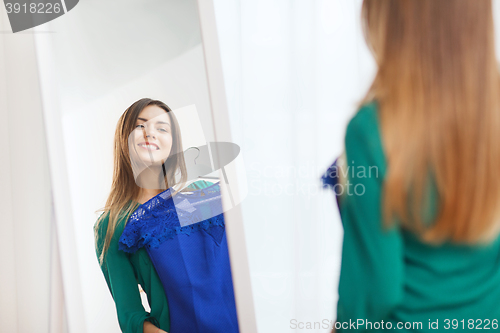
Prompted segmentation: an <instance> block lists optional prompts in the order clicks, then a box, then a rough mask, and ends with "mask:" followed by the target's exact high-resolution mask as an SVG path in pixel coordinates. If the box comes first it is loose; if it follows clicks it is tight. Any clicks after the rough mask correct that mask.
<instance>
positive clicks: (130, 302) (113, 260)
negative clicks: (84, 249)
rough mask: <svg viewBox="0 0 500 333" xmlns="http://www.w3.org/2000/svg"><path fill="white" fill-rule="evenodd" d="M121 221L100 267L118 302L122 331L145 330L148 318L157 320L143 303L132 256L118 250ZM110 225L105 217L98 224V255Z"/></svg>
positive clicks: (132, 332) (138, 331) (119, 321)
mask: <svg viewBox="0 0 500 333" xmlns="http://www.w3.org/2000/svg"><path fill="white" fill-rule="evenodd" d="M121 222H123V221H120V223H119V224H118V226H117V227H116V230H115V233H114V235H113V238H112V239H111V243H110V247H109V249H108V251H107V253H106V255H105V258H104V262H103V264H102V265H101V270H102V272H103V274H104V277H105V279H106V283H107V285H108V288H109V291H110V292H111V295H112V297H113V300H114V301H115V305H116V312H117V316H118V323H119V325H120V328H121V330H122V332H125V333H143V326H144V320H146V319H147V320H149V321H151V322H152V323H153V324H156V323H157V320H156V318H154V317H151V316H150V314H149V313H148V312H146V310H145V309H144V307H143V306H142V300H141V296H140V291H139V288H138V279H137V275H136V271H135V269H134V267H133V265H132V263H131V261H130V259H129V255H128V254H127V253H125V252H123V251H119V250H118V240H119V238H120V236H121V234H122V232H123V228H124V224H123V223H121ZM107 226H108V217H107V216H106V217H104V220H103V222H102V223H101V224H100V225H99V230H98V231H99V236H100V237H99V241H98V242H97V244H96V254H97V256H98V257H99V254H100V251H101V249H102V247H103V244H104V236H105V233H106V230H107ZM94 228H95V226H94Z"/></svg>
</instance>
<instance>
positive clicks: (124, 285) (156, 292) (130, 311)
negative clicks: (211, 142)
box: [94, 180, 212, 333]
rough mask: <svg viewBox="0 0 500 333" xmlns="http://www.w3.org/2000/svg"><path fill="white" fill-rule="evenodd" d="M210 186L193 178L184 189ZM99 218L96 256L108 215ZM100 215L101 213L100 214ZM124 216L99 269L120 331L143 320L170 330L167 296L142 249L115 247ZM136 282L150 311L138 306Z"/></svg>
mask: <svg viewBox="0 0 500 333" xmlns="http://www.w3.org/2000/svg"><path fill="white" fill-rule="evenodd" d="M210 185H212V183H210V182H206V181H202V180H201V181H197V182H194V183H192V184H191V185H189V186H188V187H187V188H188V189H191V190H194V189H199V188H204V187H207V186H210ZM129 204H130V205H135V206H136V207H135V208H137V207H139V205H140V204H139V203H137V202H133V201H130V202H129ZM103 214H106V215H104V217H103V219H104V220H103V221H102V223H101V224H100V225H99V228H98V230H96V225H97V223H96V224H95V225H94V232H95V231H98V233H99V239H98V242H97V243H96V255H97V258H99V255H100V253H101V251H102V248H103V246H104V239H105V235H106V230H107V228H108V222H109V216H108V215H109V214H108V213H103ZM101 216H102V215H101ZM127 220H128V216H122V217H121V218H120V219H119V221H118V223H117V226H116V229H115V232H114V234H113V237H112V239H111V243H110V246H109V249H108V251H107V253H106V256H105V257H104V262H103V264H102V265H101V270H102V272H103V274H104V278H105V279H106V283H107V285H108V288H109V291H110V292H111V295H112V297H113V300H114V301H115V305H116V312H117V316H118V323H119V325H120V328H121V330H122V332H125V333H143V327H144V320H148V321H150V322H151V323H153V324H154V325H155V326H156V327H159V328H161V329H162V330H164V331H167V332H169V331H170V317H169V309H168V302H167V297H166V294H165V290H164V288H163V285H162V284H161V281H160V278H159V277H158V274H157V273H156V270H155V268H154V266H153V264H152V262H151V259H150V258H149V255H148V253H147V252H146V249H145V248H141V249H139V250H138V251H136V252H135V253H133V254H130V253H126V252H123V251H119V250H118V241H119V239H120V236H121V234H122V233H123V229H124V228H125V224H126V222H127ZM138 284H140V285H141V287H142V289H143V290H144V292H145V293H146V295H147V299H148V303H149V306H150V308H151V312H147V311H146V310H145V309H144V307H143V306H142V300H141V296H140V291H139V287H138Z"/></svg>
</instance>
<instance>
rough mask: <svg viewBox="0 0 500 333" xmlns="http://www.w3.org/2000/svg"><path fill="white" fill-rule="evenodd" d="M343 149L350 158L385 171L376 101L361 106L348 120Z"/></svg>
mask: <svg viewBox="0 0 500 333" xmlns="http://www.w3.org/2000/svg"><path fill="white" fill-rule="evenodd" d="M345 148H346V154H347V155H351V156H347V157H348V158H349V160H351V157H357V158H358V159H359V158H361V157H362V158H363V160H366V161H367V162H369V163H370V164H371V165H377V166H379V167H380V168H381V171H382V173H383V172H384V170H385V153H384V148H383V143H382V135H381V129H380V122H379V107H378V103H377V101H376V100H374V101H371V102H368V103H365V104H363V105H361V106H360V107H359V108H358V110H357V112H356V113H355V114H354V116H353V117H352V118H351V119H350V121H349V123H348V125H347V129H346V133H345Z"/></svg>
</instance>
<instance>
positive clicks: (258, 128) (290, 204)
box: [215, 0, 375, 333]
mask: <svg viewBox="0 0 500 333" xmlns="http://www.w3.org/2000/svg"><path fill="white" fill-rule="evenodd" d="M215 7H216V8H215V9H216V18H217V26H218V31H219V37H220V45H221V54H222V63H223V70H224V77H225V83H226V90H227V95H228V100H229V112H230V118H231V119H230V120H231V127H232V132H233V135H234V138H235V139H234V140H235V142H236V143H237V144H239V145H240V146H241V148H242V151H243V157H244V159H245V166H246V172H247V178H248V188H249V195H248V197H247V198H246V199H245V200H244V201H243V203H242V210H243V218H244V224H245V232H246V238H247V244H248V253H249V260H250V271H251V278H252V288H253V293H254V299H255V307H256V316H257V325H258V329H259V332H260V333H267V332H269V333H271V332H273V333H274V332H289V331H290V330H292V331H293V329H296V330H298V331H301V330H300V328H306V327H307V325H308V324H309V325H310V327H312V328H313V329H311V330H307V331H308V332H326V331H328V330H327V329H326V328H325V327H326V326H325V324H328V323H329V324H330V325H331V321H332V320H335V318H336V301H337V299H338V292H337V287H338V277H339V268H340V255H341V248H342V247H341V246H342V227H341V224H340V220H339V214H338V210H337V207H336V203H335V199H334V196H333V193H330V191H327V190H323V189H322V188H321V183H320V181H319V179H320V176H321V174H322V173H323V172H324V171H325V170H326V168H327V167H328V166H329V165H330V164H331V163H332V162H333V160H334V158H335V157H336V156H338V155H339V154H340V153H341V150H342V149H343V148H342V147H343V136H344V133H345V132H344V131H345V126H346V124H347V121H348V120H349V118H350V117H351V116H352V115H353V113H354V112H355V111H356V109H355V103H356V102H357V101H358V99H359V98H361V97H362V95H363V93H364V92H365V91H366V89H367V88H368V86H369V83H370V82H371V80H372V78H373V75H374V71H375V64H374V62H373V59H372V58H371V55H370V53H369V51H368V49H367V48H366V46H365V44H364V40H363V37H362V33H361V25H360V19H359V16H360V11H361V0H354V1H353V0H322V1H321V0H318V1H311V0H297V1H292V0H277V1H268V0H239V1H233V0H216V1H215ZM314 328H316V329H314Z"/></svg>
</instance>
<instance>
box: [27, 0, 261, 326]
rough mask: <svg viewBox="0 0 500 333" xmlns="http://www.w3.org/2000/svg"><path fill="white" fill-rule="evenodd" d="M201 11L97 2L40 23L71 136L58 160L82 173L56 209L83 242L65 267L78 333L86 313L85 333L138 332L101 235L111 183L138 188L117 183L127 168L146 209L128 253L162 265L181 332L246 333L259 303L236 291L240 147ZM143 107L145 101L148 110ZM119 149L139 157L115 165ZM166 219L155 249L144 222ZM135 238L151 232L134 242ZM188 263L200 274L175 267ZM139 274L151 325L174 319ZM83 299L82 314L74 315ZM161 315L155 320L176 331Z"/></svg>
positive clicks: (130, 226)
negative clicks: (223, 135)
mask: <svg viewBox="0 0 500 333" xmlns="http://www.w3.org/2000/svg"><path fill="white" fill-rule="evenodd" d="M204 6H205V8H206V6H207V4H204ZM211 15H213V13H212V14H211ZM199 17H200V16H199V9H198V4H197V2H196V1H195V0H169V1H164V0H148V1H140V2H138V1H131V0H124V1H121V2H120V6H117V3H116V2H114V1H110V0H108V1H96V0H88V1H82V2H80V3H79V4H78V6H77V7H76V8H74V9H73V10H71V12H68V13H67V14H66V15H64V16H61V17H59V18H58V19H56V20H53V21H51V22H49V23H47V24H45V25H43V26H41V27H40V28H39V29H38V30H39V31H42V30H44V31H45V32H47V33H46V34H44V35H43V36H39V37H37V39H38V46H39V48H40V56H39V59H40V60H39V61H40V66H41V81H42V88H43V90H44V94H45V96H52V97H51V98H52V99H51V103H52V104H51V106H53V108H47V105H48V104H50V103H47V98H46V101H45V106H46V110H45V111H44V112H45V113H46V117H47V119H48V120H47V121H48V122H50V121H51V120H53V121H55V122H58V123H60V124H61V128H62V131H61V133H48V137H52V139H49V140H48V141H49V144H51V142H52V144H55V142H56V141H57V144H58V145H59V146H60V147H63V152H62V153H61V154H59V155H57V156H52V158H51V163H52V164H53V165H54V164H58V165H60V166H62V168H64V169H65V170H66V173H67V179H68V184H67V190H68V191H67V192H68V193H67V196H63V197H59V199H58V200H59V202H56V205H59V206H62V207H64V210H65V211H66V212H67V214H66V216H68V219H69V220H70V221H68V222H67V223H71V227H70V228H68V230H70V231H71V232H70V233H67V234H68V235H70V234H71V235H70V236H71V237H74V244H69V245H68V247H69V246H73V247H74V250H75V257H76V260H75V262H76V263H75V264H73V265H74V267H72V269H71V270H70V269H67V267H68V263H69V262H70V259H64V258H63V260H62V263H61V265H62V271H63V278H64V279H65V280H66V281H68V279H69V276H70V275H71V274H75V276H74V278H75V279H71V280H72V282H66V283H65V288H66V290H65V293H66V301H70V302H74V303H75V304H73V306H72V307H71V309H73V310H72V312H71V313H69V314H68V318H69V321H70V323H69V326H70V327H71V326H72V325H73V327H74V323H76V322H79V321H78V319H77V317H78V318H80V319H81V318H83V320H80V324H81V325H83V326H82V328H80V329H81V330H82V331H87V332H110V331H111V332H113V331H115V332H118V331H120V329H124V326H123V325H127V321H126V319H125V317H123V316H124V315H123V314H121V313H120V309H117V307H116V304H115V300H116V301H117V302H118V299H119V297H118V296H117V294H116V293H117V292H118V291H117V288H118V287H117V284H118V283H119V282H115V285H113V283H112V280H113V279H118V277H117V276H118V275H120V274H118V275H116V273H112V269H111V268H109V267H110V266H109V267H108V266H103V267H106V268H103V270H102V271H101V270H100V268H101V267H100V265H98V262H97V258H96V252H95V249H94V246H95V242H94V234H93V230H92V227H93V225H94V223H95V222H96V220H97V219H98V217H99V216H100V213H95V211H96V210H98V209H100V208H103V207H104V205H105V204H106V201H107V199H108V196H109V195H110V193H111V192H112V191H110V189H115V190H117V189H123V190H124V191H128V190H129V189H131V188H133V187H132V186H129V187H127V186H128V185H127V186H126V185H124V184H121V178H119V177H117V178H116V179H117V180H118V181H117V182H115V183H113V172H114V170H116V168H123V169H126V168H129V169H127V170H132V173H131V174H130V176H131V177H132V176H133V182H134V183H135V185H136V186H137V188H139V192H138V193H140V195H137V196H136V197H134V198H133V200H129V201H131V202H132V204H135V205H136V206H135V211H134V213H133V214H132V215H131V216H130V217H129V219H127V224H126V225H124V226H123V233H122V234H121V237H120V239H119V242H117V243H116V244H114V245H115V246H116V247H118V246H119V249H118V250H117V251H121V252H117V253H121V255H122V257H123V258H125V257H124V256H125V254H126V256H127V257H126V258H129V259H130V262H131V263H132V264H131V265H132V267H133V269H134V272H135V273H136V274H138V275H140V274H141V273H140V272H141V269H144V267H143V266H141V265H149V264H150V265H152V266H151V267H153V268H154V270H155V272H156V274H157V275H158V281H159V282H158V283H161V284H156V286H159V285H161V286H162V287H163V289H162V290H163V291H164V292H165V294H166V299H167V300H168V310H169V313H170V314H169V316H168V318H169V319H168V320H169V323H170V329H169V330H168V331H169V332H174V333H175V332H186V331H189V332H195V331H197V330H199V331H200V332H201V331H210V329H212V330H215V331H224V332H238V331H241V332H244V329H242V327H241V326H242V325H241V318H240V317H241V313H238V314H237V313H236V301H235V297H236V299H237V300H238V302H239V303H241V302H243V303H244V302H245V301H244V299H243V298H242V297H241V298H239V299H238V295H237V293H236V292H235V291H234V289H233V282H234V281H233V279H232V277H231V276H233V277H234V276H235V271H234V267H233V271H232V272H231V264H230V258H229V250H228V245H227V243H230V242H233V243H238V242H240V240H238V239H232V240H229V238H230V237H229V235H228V234H227V233H226V232H225V231H224V230H225V229H224V225H225V222H227V220H226V221H224V219H225V218H224V217H225V214H224V212H227V211H228V210H230V209H231V208H233V207H236V206H237V205H238V203H239V202H241V200H242V196H241V195H240V194H239V192H238V191H236V190H235V189H233V188H232V187H231V175H233V174H236V173H237V172H235V171H234V164H235V161H236V160H238V156H240V151H239V147H238V146H236V145H235V144H232V143H231V142H218V141H217V140H216V132H215V130H214V128H217V126H216V124H215V123H214V122H215V119H214V117H213V112H214V111H213V110H212V108H211V103H210V102H211V101H210V100H211V93H212V94H213V91H215V90H216V89H223V87H222V88H217V87H211V89H210V90H209V86H208V77H207V68H206V63H207V62H206V59H205V54H204V47H203V44H202V34H201V29H200V26H201V25H200V19H199ZM213 20H214V18H213ZM214 24H215V23H214ZM47 83H50V84H47ZM152 101H153V102H152ZM137 103H139V104H140V107H139V108H135V109H134V105H135V106H137V105H138V104H137ZM151 103H152V104H151ZM164 106H165V107H164ZM54 110H57V112H55V111H54ZM148 110H149V111H148ZM54 115H57V116H58V118H57V119H55V118H54ZM125 115H129V116H130V117H132V118H130V119H129V118H127V116H125ZM122 116H123V117H122ZM122 118H123V121H122ZM125 118H126V119H125ZM139 118H142V119H139ZM158 125H161V126H158ZM174 125H175V126H174ZM130 126H133V128H132V127H130ZM162 126H164V127H162ZM49 128H50V126H49ZM173 128H175V130H176V131H177V132H176V134H175V135H174V134H173V133H172V132H171V130H172V129H173ZM163 130H165V132H162V131H163ZM168 131H170V132H168ZM119 132H120V133H122V134H123V133H124V134H123V135H122V136H123V137H124V138H125V139H124V140H125V141H124V142H125V143H123V144H120V145H118V146H119V147H118V146H117V145H116V144H114V140H115V139H116V138H117V137H119V135H118V133H119ZM162 133H164V134H162ZM161 135H166V137H165V138H166V139H165V140H166V141H162V140H163V139H161V140H160V139H159V138H160V136H161ZM117 147H118V148H123V149H122V150H119V152H121V153H123V152H127V153H124V154H125V155H127V154H128V156H127V158H125V159H122V160H119V161H117V162H114V160H113V151H114V149H117ZM167 148H168V149H167ZM118 155H119V154H118ZM180 160H182V163H181V162H179V161H180ZM172 161H173V162H172ZM127 165H128V166H127ZM117 184H121V185H117ZM153 192H154V194H152V193H153ZM116 193H118V192H116ZM116 193H115V194H116ZM169 209H170V210H169ZM167 213H168V214H170V215H168V214H167ZM167 215H168V216H169V218H166V216H167ZM108 222H109V219H108ZM153 222H155V223H157V224H155V225H154V226H156V227H158V228H157V229H155V230H154V232H155V233H154V235H156V236H158V237H156V239H154V240H153V241H151V242H149V243H148V242H146V241H145V239H146V238H147V236H148V235H150V233H149V232H150V231H151V230H149V229H147V228H146V229H144V228H142V229H141V226H142V227H143V226H144V225H147V226H149V227H150V226H152V224H151V223H153ZM60 223H66V222H60ZM148 223H149V224H148ZM108 225H109V223H108ZM68 226H69V225H68ZM134 228H135V229H134ZM188 228H190V229H188ZM160 229H161V230H160ZM193 229H194V231H193ZM98 230H99V229H98ZM103 230H104V229H103ZM105 230H107V229H105ZM116 230H119V227H118V226H117V227H116ZM141 232H142V234H141ZM134 233H135V234H134ZM61 234H62V235H63V237H64V232H61ZM105 234H106V233H105V232H104V236H105ZM132 234H134V235H135V236H137V235H139V237H136V238H133V237H132V236H131V237H128V238H127V235H132ZM101 236H102V235H101ZM160 236H162V237H160ZM226 237H227V238H228V240H227V241H226ZM102 239H105V238H104V237H103V238H102ZM150 240H151V239H150ZM103 244H104V243H103ZM110 244H111V245H110V246H112V245H113V243H112V242H111V243H110ZM243 244H244V241H243ZM64 250H65V249H64V248H61V249H60V251H61V252H63V251H64ZM115 250H116V249H115ZM98 252H99V251H98ZM109 253H110V252H108V254H109ZM166 253H168V254H169V255H168V256H167V255H165V254H166ZM145 254H147V255H145ZM134 258H139V261H138V262H134V260H135V259H134ZM140 260H143V262H142V264H141V261H140ZM148 260H151V262H149V261H148ZM107 262H108V263H109V262H110V261H107ZM134 265H135V266H134ZM181 266H182V267H185V268H186V269H185V270H183V271H181V270H179V269H175V267H177V268H178V267H181ZM141 267H142V268H141ZM65 268H66V270H65ZM115 272H116V271H115ZM138 272H139V273H138ZM103 273H105V274H104V275H103ZM231 273H232V275H231ZM106 274H108V275H106ZM112 274H115V276H114V277H113V276H112ZM136 276H137V275H136ZM110 279H111V280H110ZM196 279H198V282H197V283H194V282H193V281H195V280H196ZM139 280H140V279H138V280H137V282H138V283H137V285H136V286H135V287H137V290H134V291H133V295H134V296H133V297H134V299H135V297H136V296H137V297H140V302H141V304H142V306H143V308H144V310H145V311H146V312H148V313H149V312H151V317H154V316H153V311H157V312H156V313H161V314H162V315H163V316H165V313H164V311H165V307H163V308H162V309H156V310H155V308H154V307H155V306H158V305H157V303H156V301H155V300H158V299H159V298H158V297H156V296H154V295H151V293H154V290H156V292H158V290H159V289H154V288H152V287H151V285H148V283H147V279H146V280H143V281H142V282H143V284H145V285H141V283H140V281H139ZM248 280H249V278H248ZM110 281H111V282H110ZM115 281H118V280H115ZM207 285H208V286H214V287H213V288H212V287H211V288H207ZM217 288H219V289H217ZM76 289H78V290H76ZM127 290H128V291H127V292H129V291H130V289H127ZM146 291H148V292H149V293H150V294H148V293H147V292H146ZM113 292H114V296H115V299H113V297H112V293H113ZM68 293H69V294H68ZM188 294H189V295H192V294H194V295H195V296H194V297H191V298H189V297H187V295H188ZM68 295H70V296H68ZM245 297H247V295H245ZM130 302H132V301H130ZM78 303H81V312H82V314H80V313H79V311H75V310H74V309H77V308H78ZM250 303H251V300H250ZM213 304H217V306H214V305H213ZM129 305H130V304H129ZM70 306H71V305H70ZM131 306H132V305H131ZM134 306H135V304H134ZM136 309H137V308H136ZM139 310H140V309H139ZM162 311H163V312H162ZM139 312H141V311H139ZM240 312H241V311H240ZM123 313H124V312H123ZM144 316H146V315H144ZM75 318H76V319H75ZM147 318H148V320H147V321H149V322H150V323H152V324H153V325H155V326H159V325H160V324H163V325H164V324H165V322H161V323H160V321H161V320H160V319H158V318H153V319H152V318H150V317H147ZM165 318H167V317H165ZM143 320H144V318H142V319H141V320H140V322H142V321H143ZM238 322H240V329H239V330H238ZM195 323H197V324H198V326H197V327H195V326H192V325H195ZM186 325H187V326H186ZM189 325H191V326H189ZM214 325H215V326H214ZM161 328H162V329H163V330H165V331H167V329H166V328H165V326H163V327H161Z"/></svg>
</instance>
